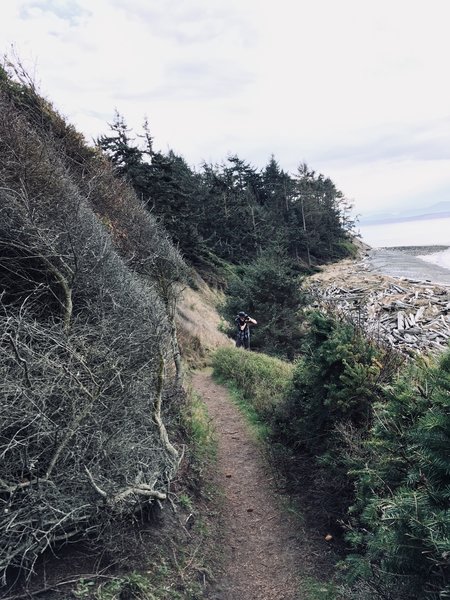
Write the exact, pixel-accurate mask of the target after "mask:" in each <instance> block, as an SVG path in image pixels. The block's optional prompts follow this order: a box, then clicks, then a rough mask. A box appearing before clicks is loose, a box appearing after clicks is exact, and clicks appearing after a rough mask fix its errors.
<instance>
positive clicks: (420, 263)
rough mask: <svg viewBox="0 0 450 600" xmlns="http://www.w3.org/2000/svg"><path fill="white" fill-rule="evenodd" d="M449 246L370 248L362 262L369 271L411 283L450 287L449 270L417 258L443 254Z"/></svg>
mask: <svg viewBox="0 0 450 600" xmlns="http://www.w3.org/2000/svg"><path fill="white" fill-rule="evenodd" d="M448 248H449V246H443V245H436V246H430V245H428V246H397V247H385V248H372V249H371V250H369V251H368V252H367V253H366V257H365V259H364V262H365V263H366V265H367V267H368V268H369V270H371V271H375V272H378V273H380V274H383V275H388V276H391V277H399V278H401V279H407V280H409V281H412V282H423V283H433V284H436V285H443V286H450V269H449V268H445V267H443V266H440V265H437V264H435V263H433V262H428V261H425V260H422V259H421V258H418V256H420V255H422V256H423V255H426V254H435V253H437V252H440V251H442V252H445V250H447V249H448Z"/></svg>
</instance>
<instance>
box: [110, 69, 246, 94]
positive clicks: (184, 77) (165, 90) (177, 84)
mask: <svg viewBox="0 0 450 600" xmlns="http://www.w3.org/2000/svg"><path fill="white" fill-rule="evenodd" d="M165 77H166V82H165V83H164V84H162V85H160V86H158V87H155V88H149V89H147V90H145V91H143V92H139V93H133V92H119V93H118V94H116V98H118V99H119V100H137V101H141V100H160V99H167V100H188V99H202V100H206V99H210V100H211V99H214V98H227V97H230V96H233V95H235V94H237V93H239V92H240V91H242V90H243V89H244V88H245V87H246V86H248V85H249V84H250V83H251V82H252V81H253V79H254V76H253V75H251V74H250V73H248V72H245V71H244V70H242V69H239V68H238V67H236V66H235V65H232V64H229V63H217V62H216V63H215V64H209V63H197V62H196V63H194V62H173V63H171V64H169V65H168V67H167V69H166V71H165Z"/></svg>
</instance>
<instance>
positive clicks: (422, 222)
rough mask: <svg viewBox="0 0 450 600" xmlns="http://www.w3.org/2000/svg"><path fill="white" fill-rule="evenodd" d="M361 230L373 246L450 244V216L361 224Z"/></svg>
mask: <svg viewBox="0 0 450 600" xmlns="http://www.w3.org/2000/svg"><path fill="white" fill-rule="evenodd" d="M359 230H360V233H361V236H362V239H363V241H364V242H366V243H367V244H369V246H372V248H384V247H387V246H450V217H445V218H441V219H418V220H417V221H401V222H399V223H386V224H382V225H360V226H359Z"/></svg>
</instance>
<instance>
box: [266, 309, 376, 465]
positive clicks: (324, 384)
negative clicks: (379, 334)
mask: <svg viewBox="0 0 450 600" xmlns="http://www.w3.org/2000/svg"><path fill="white" fill-rule="evenodd" d="M308 320H309V323H308V324H309V329H308V333H307V335H306V336H305V337H304V339H303V346H302V347H303V349H304V351H305V354H304V356H303V357H302V358H301V359H300V360H299V361H298V363H297V365H296V368H295V371H294V377H293V382H292V387H291V389H290V391H289V394H288V396H287V399H286V402H285V403H284V404H283V405H282V406H281V407H280V410H279V412H278V416H277V428H276V432H277V433H276V434H277V435H278V436H279V437H280V438H283V440H284V442H283V443H284V444H286V445H290V446H292V447H296V448H298V447H302V448H304V449H306V450H308V451H309V452H311V453H313V454H321V455H323V454H324V453H325V452H326V451H327V450H328V449H332V448H334V447H335V444H336V443H337V441H336V438H337V436H336V433H335V430H336V426H337V425H338V424H340V423H345V424H350V425H352V426H354V427H357V428H363V427H365V426H367V424H368V423H369V421H370V417H371V406H372V402H373V401H374V399H375V398H376V395H377V393H378V392H379V389H380V384H381V383H382V381H383V372H382V370H383V367H382V364H381V362H380V361H382V353H381V351H380V350H379V349H378V348H376V347H375V346H374V345H372V344H371V343H369V342H368V341H367V340H366V339H365V338H364V336H363V335H362V333H361V332H360V331H358V330H356V329H355V328H354V327H352V326H351V325H346V324H342V323H339V322H337V321H335V320H333V319H332V318H329V317H326V316H324V315H322V314H320V313H315V312H313V313H311V314H310V315H309V319H308Z"/></svg>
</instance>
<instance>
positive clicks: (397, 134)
mask: <svg viewBox="0 0 450 600" xmlns="http://www.w3.org/2000/svg"><path fill="white" fill-rule="evenodd" d="M361 137H362V138H363V137H366V136H361ZM368 137H369V139H368V141H365V142H364V143H360V144H345V142H344V143H343V144H342V145H339V146H333V147H331V148H328V149H320V150H317V149H315V151H314V152H313V153H312V154H311V155H310V156H311V158H312V159H313V160H320V161H322V162H327V163H338V164H357V163H368V162H376V161H381V160H388V161H389V160H421V161H439V160H449V159H450V117H447V118H444V119H440V120H432V121H429V122H428V123H422V124H421V125H419V126H415V127H411V126H409V127H402V128H399V127H392V131H390V132H389V133H384V134H379V135H376V134H375V135H374V134H373V133H372V135H370V136H368Z"/></svg>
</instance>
